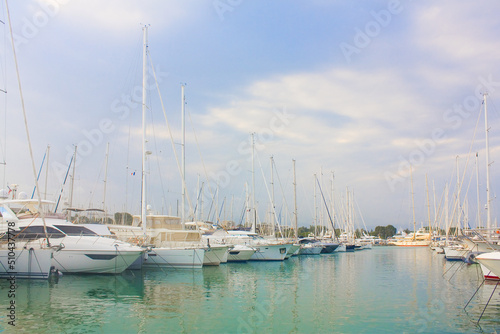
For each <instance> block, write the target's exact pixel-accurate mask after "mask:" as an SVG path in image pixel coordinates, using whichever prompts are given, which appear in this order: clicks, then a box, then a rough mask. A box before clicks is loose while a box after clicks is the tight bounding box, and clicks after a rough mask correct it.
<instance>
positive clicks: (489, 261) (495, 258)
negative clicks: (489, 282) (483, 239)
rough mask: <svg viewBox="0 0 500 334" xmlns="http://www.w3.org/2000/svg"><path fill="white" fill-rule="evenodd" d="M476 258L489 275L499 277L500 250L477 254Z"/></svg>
mask: <svg viewBox="0 0 500 334" xmlns="http://www.w3.org/2000/svg"><path fill="white" fill-rule="evenodd" d="M476 260H477V261H478V262H479V263H480V264H482V265H483V266H485V267H486V268H487V269H488V270H489V271H490V273H489V276H496V277H500V251H494V252H490V253H483V254H479V255H478V256H476ZM483 272H484V271H483ZM492 274H493V275H492Z"/></svg>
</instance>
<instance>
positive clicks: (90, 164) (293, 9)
mask: <svg viewBox="0 0 500 334" xmlns="http://www.w3.org/2000/svg"><path fill="white" fill-rule="evenodd" d="M8 5H9V12H10V19H11V22H12V32H13V36H14V45H15V49H16V57H17V61H18V65H19V75H20V80H21V87H22V92H23V97H24V104H25V110H26V114H27V121H28V128H29V133H30V137H31V144H32V147H33V156H34V162H35V172H34V171H33V168H32V162H31V158H30V154H29V150H28V144H27V143H28V142H27V138H26V130H25V126H24V120H23V116H22V106H21V99H20V93H19V88H18V80H17V76H16V67H15V63H14V55H13V51H12V43H11V38H10V29H9V25H8V18H7V12H6V9H5V4H3V6H2V7H3V8H2V12H1V20H2V21H3V22H5V23H6V24H5V25H3V26H2V27H0V29H2V37H1V41H2V42H1V44H2V48H1V54H0V55H1V62H2V64H1V66H0V67H1V72H0V78H1V79H0V84H1V85H2V87H0V88H1V89H2V90H4V91H7V93H0V94H2V97H1V98H2V103H1V104H2V106H3V108H2V110H1V111H0V117H1V119H2V123H3V126H2V130H1V133H3V135H2V136H0V137H1V138H0V146H1V150H0V153H1V155H0V159H1V161H0V162H2V163H5V164H2V165H0V172H1V178H0V180H1V183H2V184H1V185H0V188H3V189H6V188H7V186H9V187H10V186H11V185H13V184H17V185H18V188H19V191H20V192H25V193H26V194H28V196H29V197H30V196H31V193H32V192H33V187H34V179H35V176H34V174H37V173H38V172H39V171H40V170H41V172H40V177H39V182H40V185H39V187H40V190H41V192H42V195H41V196H42V197H46V198H47V199H50V200H53V201H57V200H58V199H59V197H60V198H61V200H60V203H61V205H60V207H59V210H60V209H61V208H63V207H65V206H68V205H70V203H69V197H70V183H71V181H70V179H71V178H70V177H68V179H67V180H66V183H64V179H65V175H66V173H67V171H68V166H69V164H70V161H71V157H72V155H73V152H74V150H75V146H76V147H77V157H76V164H75V170H74V187H73V189H74V190H73V202H72V203H71V205H72V206H74V207H80V208H103V207H106V210H107V211H108V212H111V213H112V212H116V211H127V212H130V213H133V214H139V213H140V203H141V201H140V199H141V159H142V154H141V145H142V109H141V108H142V102H141V101H142V43H143V27H144V26H147V27H148V29H147V30H148V52H149V57H148V76H149V79H148V82H147V85H146V86H147V101H148V102H147V107H148V108H147V112H146V119H147V122H146V123H147V125H146V127H147V149H148V150H149V151H151V154H150V155H148V160H147V172H146V176H147V203H148V205H150V206H151V209H152V210H153V211H154V212H157V213H163V214H173V215H178V214H179V210H180V201H181V192H182V190H181V189H182V181H181V180H182V178H181V176H180V175H181V173H180V171H179V167H178V163H177V161H178V160H180V159H181V143H182V130H181V129H182V126H181V125H182V117H181V109H182V108H181V106H182V101H181V85H185V89H184V91H185V101H186V102H185V110H186V119H185V123H186V127H185V128H186V141H185V148H186V186H187V194H188V197H189V202H190V203H191V207H192V208H193V209H194V207H196V212H197V213H198V214H200V215H203V218H204V219H207V218H208V219H210V220H212V221H214V220H216V215H217V216H219V217H220V219H232V220H234V221H236V223H240V222H242V221H243V220H244V218H243V213H244V211H245V207H246V204H245V203H246V202H249V203H252V200H251V199H252V198H253V196H254V197H255V204H256V207H257V211H258V215H259V219H260V220H261V221H268V220H269V215H270V212H272V209H271V204H270V203H271V202H272V198H273V196H272V194H273V192H274V203H275V207H276V209H275V216H276V217H277V218H278V219H279V220H281V221H283V222H284V223H287V224H289V222H290V220H291V218H290V217H292V216H293V215H292V213H293V210H294V200H293V163H292V160H295V166H296V179H297V182H296V185H297V186H296V190H297V204H298V205H297V212H298V221H299V225H301V226H309V225H310V224H312V222H313V221H314V218H315V216H316V217H317V219H318V220H319V219H322V220H323V221H326V222H327V223H328V222H329V219H328V215H329V214H330V215H331V216H333V215H334V216H336V217H337V219H338V222H340V221H341V220H343V219H344V218H343V217H344V216H345V212H347V211H348V208H351V210H350V211H352V212H354V217H355V218H354V220H355V224H356V226H357V227H361V228H363V227H365V226H366V227H367V228H368V229H373V228H374V227H375V226H378V225H382V226H386V225H389V224H391V225H393V226H395V227H397V228H398V229H404V228H410V229H413V223H412V222H413V218H412V207H415V220H416V223H417V224H418V225H419V226H421V225H427V224H428V221H429V212H430V215H431V220H432V221H433V220H435V216H436V215H437V216H439V218H437V220H438V221H441V223H442V221H443V218H441V217H444V212H445V210H444V209H443V208H444V206H445V203H446V201H445V200H444V198H445V197H446V196H445V188H446V185H448V188H449V190H448V198H449V200H448V206H449V211H450V213H449V215H450V216H451V215H452V211H453V207H454V204H453V203H454V198H457V196H459V198H460V203H461V205H460V207H461V208H462V209H461V211H462V212H463V214H464V216H466V217H468V221H469V223H470V224H471V225H473V226H475V225H476V224H477V222H478V218H477V217H478V212H479V214H480V217H481V221H482V222H483V224H484V220H485V217H486V214H485V212H486V210H485V204H486V149H485V147H486V145H485V138H486V136H485V132H486V131H485V121H484V105H483V103H482V99H483V93H487V94H488V95H487V110H488V127H489V131H488V134H489V161H490V189H491V191H490V194H491V203H490V212H491V214H492V221H493V222H495V221H496V217H497V213H498V211H497V209H496V208H497V207H498V204H497V203H498V200H497V199H496V194H497V190H498V189H499V186H500V183H499V176H500V173H499V172H498V163H499V162H500V159H499V154H500V120H499V115H500V114H499V109H498V107H497V106H499V105H500V67H499V66H498V63H499V62H498V60H499V58H498V54H499V52H500V40H499V39H498V35H499V33H500V21H499V20H498V15H497V13H498V12H499V10H500V3H498V2H497V1H493V0H484V1H483V0H480V1H476V2H470V1H451V0H450V1H440V2H437V3H436V2H435V1H418V2H417V1H356V2H352V1H333V0H332V1H325V0H313V1H307V2H306V1H296V0H292V1H260V0H254V1H248V0H215V1H197V0H192V1H159V0H158V1H153V0H149V1H131V0H128V1H123V0H120V1H118V0H109V1H97V0H90V1H83V0H32V1H10V2H9V3H8ZM151 65H152V66H151ZM153 68H154V70H153ZM153 73H155V74H156V81H155V80H154V77H153ZM157 87H158V89H157ZM158 90H159V92H158ZM160 97H161V98H160ZM165 115H166V118H165ZM169 128H170V130H169ZM251 134H253V138H254V142H255V145H254V147H255V156H254V159H253V161H254V162H253V165H254V168H253V170H254V174H252V145H251V142H252V140H251V136H252V135H251ZM172 139H173V140H172ZM108 143H109V153H108V154H106V151H107V147H108V145H107V144H108ZM48 146H50V150H49V154H48V158H46V160H45V162H44V165H43V166H42V168H41V167H40V166H41V165H42V160H43V157H44V155H46V152H47V147H48ZM174 149H175V153H174ZM476 152H477V153H478V160H477V161H478V165H477V169H476V158H475V155H476ZM176 156H177V157H176ZM271 157H273V161H274V165H273V173H272V174H271V167H270V166H271ZM47 160H48V164H47ZM106 161H107V164H106ZM47 166H48V169H47ZM410 166H411V168H410ZM40 168H41V169H40ZM47 170H48V172H47ZM410 170H411V172H410ZM476 170H478V171H479V173H476ZM457 171H458V174H459V177H458V178H457ZM134 174H135V175H134ZM68 175H70V176H71V175H73V166H72V167H71V168H70V169H69V173H68ZM252 175H253V176H254V178H252ZM271 175H272V176H271ZM332 176H333V182H332ZM476 177H477V179H478V180H479V184H478V182H477V181H476ZM315 178H316V179H317V181H315ZM253 179H254V181H253ZM412 180H413V182H411V181H412ZM271 183H272V184H271ZM412 183H413V192H412V191H411V189H412V188H411V184H412ZM457 183H458V184H460V186H458V184H457ZM254 184H255V186H254ZM332 184H333V186H332ZM254 188H255V191H253V189H254ZM478 188H479V205H478V196H477V194H478V192H477V189H478ZM200 189H203V190H202V191H201V194H202V195H201V196H200V195H199V193H200ZM217 189H218V190H217ZM457 189H460V194H457ZM216 190H217V192H216ZM412 193H413V202H414V205H412V196H411V194H412ZM348 194H349V195H348ZM427 194H428V196H427ZM332 197H333V202H334V207H335V211H333V210H332V209H331V206H330V204H331V202H332ZM198 198H203V201H201V199H200V200H199V199H198ZM247 198H250V200H247ZM427 198H429V200H428V199H427ZM347 199H349V201H348V200H347ZM325 202H326V203H328V205H329V206H330V208H329V212H326V211H325V204H324V203H325ZM202 203H203V204H202ZM187 206H189V205H187ZM200 208H202V209H200ZM315 208H317V209H316V210H315ZM315 212H316V213H315ZM436 212H438V213H437V214H436ZM442 224H443V223H442Z"/></svg>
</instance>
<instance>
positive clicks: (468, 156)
mask: <svg viewBox="0 0 500 334" xmlns="http://www.w3.org/2000/svg"><path fill="white" fill-rule="evenodd" d="M481 105H482V104H481ZM482 111H483V108H482V107H480V108H479V114H478V116H477V121H476V127H475V128H474V134H473V135H472V141H471V144H470V147H469V153H468V154H467V159H466V161H465V167H464V172H463V175H462V178H461V181H460V185H459V186H458V187H459V188H457V194H458V189H462V185H463V182H464V178H465V172H466V171H467V166H468V164H469V161H470V156H471V152H472V146H473V145H474V141H475V139H476V133H477V129H478V126H479V121H480V118H481V115H482ZM450 182H451V180H450ZM459 202H460V199H459V198H458V196H457V197H456V198H455V201H454V205H453V211H452V212H453V216H452V220H453V218H454V217H455V214H456V212H455V211H456V209H457V206H459V205H460V203H459ZM458 223H460V222H458Z"/></svg>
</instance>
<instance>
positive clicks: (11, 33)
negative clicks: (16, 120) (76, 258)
mask: <svg viewBox="0 0 500 334" xmlns="http://www.w3.org/2000/svg"><path fill="white" fill-rule="evenodd" d="M5 8H6V11H7V17H8V19H9V30H10V38H11V40H12V53H13V55H14V63H15V64H16V74H17V83H18V85H19V96H20V98H21V106H22V111H23V118H24V127H25V130H26V138H27V141H28V148H29V153H30V157H31V167H32V169H33V177H34V178H35V185H38V181H37V180H36V167H35V158H34V157H33V148H32V147H31V139H30V133H29V129H28V118H27V116H26V108H25V105H24V97H23V90H22V87H21V75H20V74H19V65H18V63H17V56H16V48H15V45H14V33H13V32H12V22H11V20H10V13H9V5H8V1H7V0H5ZM37 196H38V205H39V206H41V204H42V197H41V196H40V189H39V188H38V186H37ZM41 216H42V222H43V231H44V233H45V235H47V225H46V224H45V215H44V214H43V213H42V214H41ZM47 245H50V242H49V238H48V235H47Z"/></svg>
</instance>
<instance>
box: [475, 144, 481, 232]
mask: <svg viewBox="0 0 500 334" xmlns="http://www.w3.org/2000/svg"><path fill="white" fill-rule="evenodd" d="M476 187H477V188H476V195H477V228H481V202H480V200H479V156H478V153H477V152H476Z"/></svg>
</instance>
